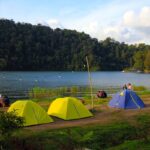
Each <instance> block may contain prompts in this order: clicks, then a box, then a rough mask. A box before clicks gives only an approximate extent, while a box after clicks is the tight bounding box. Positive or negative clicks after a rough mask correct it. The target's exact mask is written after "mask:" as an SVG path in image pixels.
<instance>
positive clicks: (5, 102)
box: [2, 95, 10, 107]
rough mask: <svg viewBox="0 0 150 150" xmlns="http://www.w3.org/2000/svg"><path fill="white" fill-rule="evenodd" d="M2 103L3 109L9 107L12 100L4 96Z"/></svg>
mask: <svg viewBox="0 0 150 150" xmlns="http://www.w3.org/2000/svg"><path fill="white" fill-rule="evenodd" d="M2 101H3V107H9V105H10V100H9V98H8V96H6V95H4V96H3V99H2Z"/></svg>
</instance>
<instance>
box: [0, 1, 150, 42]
mask: <svg viewBox="0 0 150 150" xmlns="http://www.w3.org/2000/svg"><path fill="white" fill-rule="evenodd" d="M0 18H5V19H13V20H14V21H16V22H27V23H32V24H38V23H41V24H43V25H47V26H50V27H51V28H57V27H59V28H63V29H64V28H67V29H75V30H77V31H84V32H85V33H88V34H90V35H91V37H95V38H98V40H103V39H105V38H106V37H108V36H109V37H112V38H114V39H116V40H118V41H120V42H126V43H129V44H131V43H139V42H140V43H141V42H145V43H148V44H150V0H0Z"/></svg>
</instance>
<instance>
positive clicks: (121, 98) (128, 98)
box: [109, 90, 145, 109]
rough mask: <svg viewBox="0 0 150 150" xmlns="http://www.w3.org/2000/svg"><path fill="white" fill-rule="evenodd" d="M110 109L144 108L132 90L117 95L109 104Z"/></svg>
mask: <svg viewBox="0 0 150 150" xmlns="http://www.w3.org/2000/svg"><path fill="white" fill-rule="evenodd" d="M109 106H110V107H116V108H123V109H141V108H143V107H145V105H144V103H143V101H142V100H141V99H140V98H139V97H138V96H137V94H136V93H135V92H134V91H132V90H123V91H122V92H119V93H117V94H116V95H115V96H114V97H113V98H112V100H111V101H110V102H109Z"/></svg>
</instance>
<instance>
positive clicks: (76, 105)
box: [48, 97, 92, 120]
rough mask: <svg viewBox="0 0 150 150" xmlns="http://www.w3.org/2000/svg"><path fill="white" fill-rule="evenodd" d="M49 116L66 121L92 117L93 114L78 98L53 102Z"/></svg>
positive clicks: (60, 99) (66, 98)
mask: <svg viewBox="0 0 150 150" xmlns="http://www.w3.org/2000/svg"><path fill="white" fill-rule="evenodd" d="M48 114H49V115H52V116H56V117H58V118H61V119H64V120H72V119H80V118H86V117H90V116H92V114H91V112H89V110H88V109H87V108H86V107H85V106H84V105H83V104H82V103H81V102H80V101H79V100H78V99H76V98H73V97H65V98H58V99H56V100H54V101H53V102H52V104H51V105H50V107H49V109H48Z"/></svg>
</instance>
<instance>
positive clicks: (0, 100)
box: [0, 94, 3, 107]
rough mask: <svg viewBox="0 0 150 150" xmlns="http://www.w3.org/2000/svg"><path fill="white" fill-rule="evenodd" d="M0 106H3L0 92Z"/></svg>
mask: <svg viewBox="0 0 150 150" xmlns="http://www.w3.org/2000/svg"><path fill="white" fill-rule="evenodd" d="M0 107H3V98H2V95H1V94H0Z"/></svg>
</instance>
